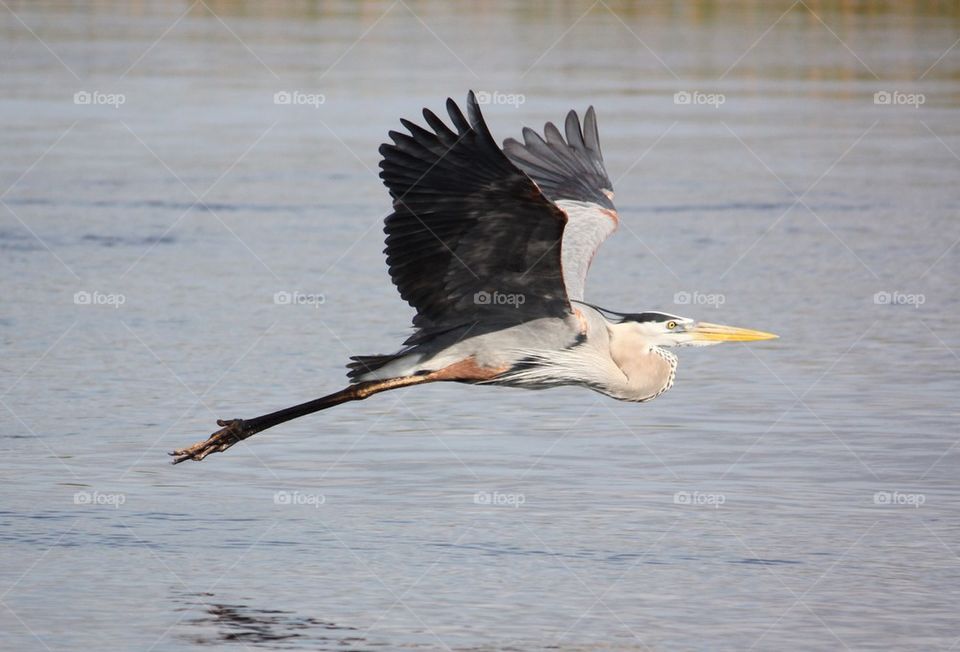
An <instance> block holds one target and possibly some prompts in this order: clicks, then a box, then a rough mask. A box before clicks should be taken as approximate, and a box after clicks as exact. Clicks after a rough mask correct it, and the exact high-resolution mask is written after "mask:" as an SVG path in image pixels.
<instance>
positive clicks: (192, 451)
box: [170, 419, 253, 464]
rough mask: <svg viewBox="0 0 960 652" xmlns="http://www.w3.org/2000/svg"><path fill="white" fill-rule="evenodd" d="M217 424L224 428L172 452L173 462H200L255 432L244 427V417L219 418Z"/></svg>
mask: <svg viewBox="0 0 960 652" xmlns="http://www.w3.org/2000/svg"><path fill="white" fill-rule="evenodd" d="M217 425H218V426H222V428H220V430H218V431H216V432H215V433H213V434H212V435H210V436H209V437H208V438H207V439H205V440H204V441H201V442H197V443H196V444H194V445H193V446H188V447H186V448H178V449H177V450H175V451H173V452H172V453H170V455H173V457H174V460H173V463H174V464H179V463H180V462H186V461H187V460H193V461H195V462H199V461H200V460H202V459H203V458H205V457H206V456H207V455H209V454H210V453H222V452H223V451H225V450H227V449H228V448H230V447H231V446H233V445H234V444H236V443H237V442H238V441H243V440H244V439H246V438H247V437H249V436H250V435H251V434H253V433H250V432H248V431H246V430H245V429H244V427H243V419H226V420H224V419H218V420H217Z"/></svg>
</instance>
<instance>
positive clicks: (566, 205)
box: [556, 199, 617, 301]
mask: <svg viewBox="0 0 960 652" xmlns="http://www.w3.org/2000/svg"><path fill="white" fill-rule="evenodd" d="M556 205H557V207H558V208H559V209H560V210H562V211H563V212H564V213H566V214H567V225H566V226H565V227H564V229H563V240H561V242H560V264H561V265H562V267H563V283H564V285H565V286H566V288H567V296H568V297H569V298H570V299H573V300H576V301H582V300H583V291H584V287H585V286H586V283H587V272H588V271H589V269H590V263H591V262H592V261H593V256H594V254H596V252H597V249H599V248H600V245H601V244H602V243H603V241H604V240H606V239H607V237H608V236H609V235H610V234H611V233H613V232H614V231H616V230H617V218H616V213H615V212H613V211H611V210H609V209H605V208H603V207H602V206H599V205H597V204H594V203H593V202H583V201H574V200H572V199H562V200H560V201H557V202H556Z"/></svg>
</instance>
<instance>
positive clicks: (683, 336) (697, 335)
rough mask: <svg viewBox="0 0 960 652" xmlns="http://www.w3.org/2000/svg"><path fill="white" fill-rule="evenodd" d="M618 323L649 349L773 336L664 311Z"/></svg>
mask: <svg viewBox="0 0 960 652" xmlns="http://www.w3.org/2000/svg"><path fill="white" fill-rule="evenodd" d="M620 324H622V325H624V326H627V327H629V328H630V330H631V331H632V333H633V334H635V335H637V336H639V337H642V338H643V339H644V340H645V341H646V342H647V343H648V344H650V345H651V346H663V347H669V346H710V345H711V344H719V343H720V342H752V341H754V340H772V339H775V338H776V337H777V336H776V335H774V334H773V333H764V332H763V331H754V330H750V329H747V328H736V327H734V326H723V325H721V324H711V323H710V322H706V321H697V320H695V319H690V318H688V317H680V316H679V315H671V314H669V313H666V312H642V313H638V314H625V315H623V318H622V319H621V320H620Z"/></svg>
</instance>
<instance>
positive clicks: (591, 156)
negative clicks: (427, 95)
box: [171, 92, 776, 464]
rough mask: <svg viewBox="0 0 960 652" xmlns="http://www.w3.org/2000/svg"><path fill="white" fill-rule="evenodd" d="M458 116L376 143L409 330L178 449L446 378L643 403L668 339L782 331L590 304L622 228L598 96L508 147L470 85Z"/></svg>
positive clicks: (199, 454) (220, 447)
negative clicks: (330, 383)
mask: <svg viewBox="0 0 960 652" xmlns="http://www.w3.org/2000/svg"><path fill="white" fill-rule="evenodd" d="M466 108H467V114H466V115H464V114H463V112H462V111H461V109H460V107H459V106H457V104H456V102H454V101H453V100H451V99H448V100H447V104H446V109H447V114H448V115H449V118H450V122H451V125H449V126H448V125H447V124H446V123H445V122H444V121H443V120H441V119H440V118H439V117H438V116H437V115H436V114H435V113H433V112H432V111H430V110H429V109H424V110H423V119H424V121H425V123H426V126H420V125H418V124H415V123H413V122H411V121H409V120H401V123H402V124H403V126H404V127H405V128H406V130H407V131H408V132H409V133H400V132H396V131H391V132H390V133H389V137H390V139H391V140H392V141H393V142H392V143H387V144H384V145H381V146H380V154H381V155H382V156H383V160H382V161H381V162H380V170H381V172H380V177H381V178H382V179H383V182H384V184H385V185H386V186H387V189H388V190H389V191H390V196H391V198H392V200H393V213H391V214H390V215H388V216H387V218H386V220H385V226H384V232H385V233H386V235H387V237H386V249H385V253H386V256H387V265H388V267H389V271H390V277H391V279H392V280H393V283H394V285H396V286H397V289H398V290H399V291H400V296H401V297H402V298H403V299H404V300H406V301H407V303H409V304H410V305H411V306H412V307H413V308H415V309H416V316H415V317H414V318H413V326H414V329H415V331H414V333H413V335H411V336H410V338H409V339H407V340H406V342H404V345H403V348H401V349H400V350H399V351H397V352H396V353H391V354H389V355H363V356H354V357H353V358H351V359H352V362H351V363H350V364H349V365H348V368H349V373H348V377H349V379H350V384H349V385H348V386H347V387H345V388H344V389H342V390H340V391H339V392H335V393H333V394H330V395H328V396H324V397H321V398H318V399H316V400H313V401H309V402H307V403H302V404H300V405H295V406H293V407H289V408H286V409H283V410H279V411H277V412H272V413H270V414H265V415H263V416H259V417H256V418H253V419H231V420H220V421H217V425H219V426H220V427H221V429H220V430H218V431H217V432H215V433H213V434H212V435H211V436H210V437H209V438H207V439H206V440H204V441H202V442H199V443H197V444H194V445H193V446H189V447H187V448H181V449H179V450H175V451H173V452H172V453H171V455H173V456H174V459H173V463H174V464H178V463H180V462H184V461H186V460H197V461H199V460H202V459H204V458H205V457H207V456H208V455H210V454H211V453H218V452H221V451H225V450H227V449H228V448H230V447H231V446H233V445H234V444H236V443H237V442H240V441H243V440H245V439H247V438H248V437H251V436H252V435H255V434H256V433H258V432H262V431H264V430H266V429H267V428H272V427H273V426H275V425H277V424H280V423H283V422H285V421H289V420H291V419H296V418H298V417H302V416H304V415H307V414H311V413H313V412H317V411H319V410H325V409H327V408H330V407H333V406H335V405H340V404H341V403H346V402H347V401H357V400H362V399H365V398H367V397H368V396H372V395H373V394H377V393H379V392H384V391H387V390H391V389H397V388H400V387H408V386H411V385H420V384H423V383H431V382H437V381H452V382H459V383H469V384H486V385H504V386H509V387H520V388H526V389H544V388H549V387H560V386H565V385H579V386H581V387H587V388H589V389H592V390H595V391H597V392H600V393H602V394H606V395H607V396H610V397H612V398H615V399H617V400H621V401H634V402H643V401H649V400H651V399H654V398H656V397H658V396H660V395H661V394H662V393H663V392H665V391H666V390H668V389H670V387H671V386H672V385H673V381H674V377H675V374H676V370H677V356H676V355H674V354H673V353H672V352H670V351H669V350H668V348H672V347H682V346H705V345H711V344H718V343H720V342H730V341H733V342H747V341H751V340H766V339H772V338H775V337H776V335H772V334H770V333H764V332H761V331H755V330H747V329H744V328H734V327H731V326H721V325H719V324H711V323H707V322H703V321H697V320H694V319H690V318H687V317H680V316H678V315H672V314H669V313H665V312H657V311H644V312H636V313H623V312H615V311H612V310H606V309H603V308H600V307H598V306H595V305H592V304H589V303H586V302H584V300H583V299H584V285H585V282H586V277H587V270H588V269H589V267H590V263H591V261H592V259H593V256H594V254H595V253H596V251H597V249H598V248H599V247H600V245H601V243H602V242H603V241H604V240H605V239H606V238H607V236H609V235H610V234H611V233H613V232H614V231H615V230H616V228H617V223H618V222H619V217H618V215H617V212H616V209H615V208H614V205H613V187H612V186H613V184H612V183H611V182H610V177H609V175H608V174H607V171H606V168H605V167H604V164H603V157H602V155H601V153H600V140H599V136H598V132H597V118H596V114H595V112H594V110H593V107H590V108H589V109H587V112H586V113H585V114H584V117H583V122H582V123H581V121H580V118H579V117H578V115H577V114H576V112H574V111H570V112H569V113H568V114H567V117H566V121H565V122H564V125H563V127H564V128H563V132H561V131H560V129H559V128H558V127H556V126H555V125H554V124H552V123H549V122H548V123H547V124H546V125H545V126H544V129H543V134H542V135H541V134H538V133H536V132H535V131H533V130H532V129H529V128H524V129H523V142H519V141H517V140H514V139H512V138H509V139H507V140H506V141H504V143H503V147H502V148H501V147H499V146H498V145H497V143H496V141H495V140H494V139H493V136H492V135H491V134H490V130H489V129H488V128H487V125H486V123H485V122H484V120H483V115H481V113H480V107H479V105H478V104H477V99H476V97H475V95H474V93H473V92H470V93H469V94H468V96H467V104H466Z"/></svg>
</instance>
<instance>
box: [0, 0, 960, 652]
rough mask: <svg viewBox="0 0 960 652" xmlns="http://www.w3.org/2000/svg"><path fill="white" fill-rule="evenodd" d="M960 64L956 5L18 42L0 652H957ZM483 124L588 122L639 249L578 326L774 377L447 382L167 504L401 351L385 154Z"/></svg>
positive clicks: (178, 7)
mask: <svg viewBox="0 0 960 652" xmlns="http://www.w3.org/2000/svg"><path fill="white" fill-rule="evenodd" d="M958 27H960V18H958V14H957V13H956V12H955V11H953V12H946V10H943V9H941V8H940V7H939V6H938V5H935V4H932V3H916V4H911V3H906V4H901V3H897V4H891V5H889V6H885V7H883V6H879V5H878V6H877V8H873V9H870V10H869V11H866V10H860V9H850V10H844V11H840V10H838V9H837V8H836V6H835V5H834V4H820V3H806V4H804V3H794V4H791V3H789V2H783V3H729V2H724V3H714V2H697V3H684V4H676V5H674V4H668V3H644V4H643V5H640V6H636V7H634V6H630V5H627V4H624V3H619V2H609V3H606V2H601V3H598V4H594V5H592V6H591V5H590V4H589V3H572V2H571V3H555V4H548V3H542V4H541V3H534V4H528V3H515V4H511V3H506V4H482V5H479V6H476V7H472V6H471V7H467V6H460V5H457V6H454V5H448V4H446V3H435V2H402V1H400V2H395V3H390V2H383V3H377V2H373V3H359V4H353V3H312V2H305V3H300V4H291V5H287V6H283V7H280V8H277V7H272V6H271V7H267V6H260V5H257V4H249V3H243V2H208V3H206V4H205V3H203V2H199V3H193V4H190V3H135V4H133V5H129V4H117V5H112V4H105V3H97V4H95V5H93V6H86V5H82V4H77V5H74V4H71V3H52V2H51V3H18V2H12V3H10V4H9V8H5V9H3V10H0V34H2V41H0V47H2V50H3V56H2V57H0V71H2V75H0V90H2V92H0V98H2V99H0V115H2V117H3V118H4V120H5V123H6V125H7V128H6V129H4V131H3V134H2V136H0V138H2V140H3V143H4V147H3V150H2V151H3V152H4V156H3V157H0V186H2V187H0V190H6V192H5V193H4V194H3V195H2V201H3V203H2V205H0V249H2V251H3V253H2V256H0V296H2V297H3V299H2V301H3V302H2V306H3V310H2V311H0V339H2V343H3V356H2V361H0V399H2V404H0V407H2V409H0V438H2V442H3V444H2V445H3V455H2V461H0V473H2V477H3V484H2V489H0V496H2V503H0V539H2V543H3V545H2V548H0V550H2V553H0V629H2V631H3V632H4V635H3V637H2V641H0V647H3V648H5V649H10V650H24V649H41V650H43V649H47V650H76V649H99V650H112V649H116V650H129V649H140V650H197V649H210V648H222V649H305V650H307V649H309V650H317V649H337V650H344V649H351V650H377V649H423V650H434V649H452V650H531V649H555V650H565V651H573V650H601V649H602V650H678V649H710V650H713V649H717V650H721V649H723V650H726V649H737V650H742V649H751V648H752V649H755V650H780V649H784V648H788V647H796V646H797V645H800V642H801V641H802V646H803V647H804V648H805V649H824V650H835V649H838V648H849V649H880V648H884V649H890V648H897V649H933V650H937V649H942V650H948V649H951V648H952V647H955V646H956V644H957V641H958V636H960V632H958V627H957V625H958V622H957V616H956V604H957V601H958V599H960V588H958V587H960V559H958V557H957V554H958V552H960V550H958V547H957V541H958V534H960V531H958V529H960V509H958V504H957V501H958V497H960V491H958V483H957V477H958V476H957V468H958V461H960V457H958V456H960V446H957V442H958V437H960V433H958V429H957V410H956V405H957V403H956V397H957V393H958V390H960V382H958V376H957V369H958V355H957V352H958V351H960V348H958V347H960V334H958V331H957V329H956V326H955V324H956V321H957V317H958V316H960V291H958V289H957V282H956V281H957V272H958V252H960V247H958V246H957V241H958V239H960V223H958V220H957V214H958V209H960V196H958V192H957V183H956V182H957V178H958V172H960V160H958V158H957V155H958V153H960V120H958V118H960V110H958V109H960V48H957V47H955V48H953V49H950V48H951V46H952V45H956V42H955V41H956V38H957V34H958ZM468 88H474V89H478V90H481V91H486V92H488V93H490V94H491V95H492V94H494V93H498V94H502V95H497V96H496V97H503V96H507V95H510V94H514V95H517V94H519V95H521V96H522V98H523V102H522V103H521V102H520V101H519V100H517V101H515V102H512V103H495V104H490V105H488V106H487V107H485V109H486V114H487V117H488V121H489V123H490V125H491V128H492V129H493V131H494V133H495V134H496V136H497V137H499V138H505V137H507V136H516V135H517V134H518V133H519V130H520V128H521V126H522V125H530V126H537V127H539V126H540V125H541V124H542V123H543V121H545V120H547V119H552V120H560V119H562V117H563V115H564V113H565V112H566V111H567V110H568V109H569V108H571V107H575V108H578V109H584V108H585V107H586V106H587V105H588V104H594V105H595V106H596V107H597V110H598V113H599V117H600V128H601V138H602V142H603V147H604V153H605V157H606V161H607V166H608V168H609V170H610V172H611V176H612V177H613V178H614V180H615V185H616V191H617V205H618V208H619V211H620V214H621V217H622V228H621V230H620V232H619V233H618V234H617V235H616V237H615V238H613V239H611V240H610V241H609V242H608V243H607V244H606V245H605V246H604V248H603V250H602V254H601V255H600V256H599V257H598V259H597V261H596V264H595V265H594V269H593V272H592V276H591V280H590V283H589V286H588V292H589V298H590V299H591V300H592V301H594V302H596V303H599V304H601V305H604V306H608V307H610V308H613V309H629V310H642V309H661V310H667V311H671V312H677V313H680V314H684V315H689V316H692V317H696V318H701V319H707V320H710V321H715V322H723V323H731V324H736V325H742V326H747V327H754V328H760V329H763V330H768V331H773V332H776V333H779V334H780V335H781V339H780V340H778V341H775V342H770V343H759V344H757V345H753V346H749V347H747V346H741V345H728V346H724V347H717V348H713V349H704V350H690V351H682V352H681V363H680V364H681V366H680V369H679V376H678V381H677V385H676V386H675V387H674V388H673V389H672V390H671V391H670V392H669V393H667V394H665V395H664V396H662V397H661V398H659V399H658V400H656V401H655V402H653V403H650V404H646V405H633V404H621V403H617V402H615V401H612V400H610V399H606V398H604V397H601V396H599V395H596V394H593V393H590V392H588V391H586V390H576V389H564V390H555V391H549V392H522V391H517V390H504V389H499V388H474V387H456V386H430V387H423V388H417V389H412V390H403V391H398V392H394V393H390V394H384V395H382V396H378V397H375V398H373V399H371V400H369V401H367V402H365V403H363V404H356V405H350V406H345V407H342V408H339V409H337V410H333V411H331V412H328V413H325V414H323V415H317V416H315V417H311V418H306V419H303V420H299V421H295V422H292V423H289V424H286V425H284V426H282V427H279V428H277V429H276V430H273V431H270V432H269V433H264V434H262V435H259V436H257V437H256V438H254V439H252V440H251V441H250V442H249V445H244V446H239V447H237V448H235V449H233V450H231V451H230V452H229V453H228V454H225V455H218V456H215V457H213V458H210V459H209V460H208V461H206V462H204V463H203V464H186V465H181V466H178V467H171V466H169V465H168V464H167V461H168V460H167V457H166V454H165V453H166V451H168V450H170V449H172V448H174V447H177V446H181V445H184V444H187V443H191V442H193V441H195V440H197V439H200V438H202V437H204V436H206V434H207V433H209V432H210V431H211V430H212V428H213V424H214V420H215V419H216V418H218V417H220V418H224V417H251V416H255V415H257V414H260V413H262V412H266V411H269V410H273V409H276V408H280V407H284V406H286V405H289V404H292V403H295V402H300V401H303V400H308V399H311V398H314V397H316V396H318V395H320V394H323V393H327V392H329V391H333V390H335V389H339V387H341V386H342V384H343V383H344V381H345V378H344V368H343V364H344V362H345V361H346V358H347V356H349V355H351V354H354V353H376V352H383V351H389V350H391V349H393V348H394V347H396V346H397V344H398V343H399V341H401V340H402V339H403V338H404V337H405V335H406V334H407V333H408V323H409V319H410V317H411V311H410V309H409V308H407V307H406V306H405V305H404V304H403V303H402V301H400V299H399V298H398V297H397V295H396V292H395V290H394V288H393V287H392V286H391V285H390V283H389V281H388V279H387V275H386V271H385V266H384V263H383V259H382V254H381V249H382V233H381V231H380V229H381V221H382V218H383V215H384V214H385V213H386V212H387V211H388V199H387V195H386V193H385V191H384V190H383V188H382V186H381V185H380V183H379V180H378V178H377V175H376V171H377V163H378V155H377V147H378V145H379V143H381V142H383V140H384V139H385V138H386V132H387V130H389V129H394V128H397V127H398V124H399V123H398V118H399V117H401V116H407V117H416V116H417V114H418V112H419V110H420V108H421V107H422V106H425V105H429V106H431V107H433V108H435V109H439V108H440V107H441V106H442V101H443V99H444V98H445V97H447V96H448V95H450V96H453V97H456V98H458V99H460V98H463V97H464V96H465V94H466V91H467V89H468ZM293 91H299V92H301V93H304V94H315V95H319V94H322V95H323V99H324V101H323V103H322V104H319V102H318V103H317V105H316V106H313V105H310V104H299V105H293V104H291V105H283V104H280V105H278V104H275V103H274V99H273V98H274V94H275V93H278V92H293ZM78 92H79V93H83V92H86V93H102V94H121V95H122V96H123V97H124V102H123V104H120V105H119V106H116V107H114V106H111V105H103V104H99V105H94V104H75V103H74V94H75V93H78ZM684 92H685V93H690V94H691V97H693V94H696V93H702V94H706V95H709V94H714V95H715V94H721V95H722V96H723V98H724V100H723V103H722V104H721V103H719V101H716V102H714V103H713V104H694V103H692V102H691V104H678V103H676V102H675V94H676V93H684ZM878 92H889V93H902V94H918V93H919V94H922V95H923V97H924V102H923V104H919V102H916V103H915V105H910V104H894V103H891V104H876V103H875V102H874V94H875V93H878ZM278 292H288V293H293V292H300V293H303V294H308V295H316V296H315V298H316V299H317V301H315V302H313V303H312V304H308V305H284V304H278V303H277V302H275V299H274V297H275V295H276V293H278ZM77 293H87V294H86V295H84V294H79V295H78V294H77ZM87 296H88V297H90V299H91V300H90V302H89V303H84V297H87ZM321 296H322V299H323V302H322V303H319V298H320V297H321ZM78 297H79V298H78ZM121 301H122V303H121Z"/></svg>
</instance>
